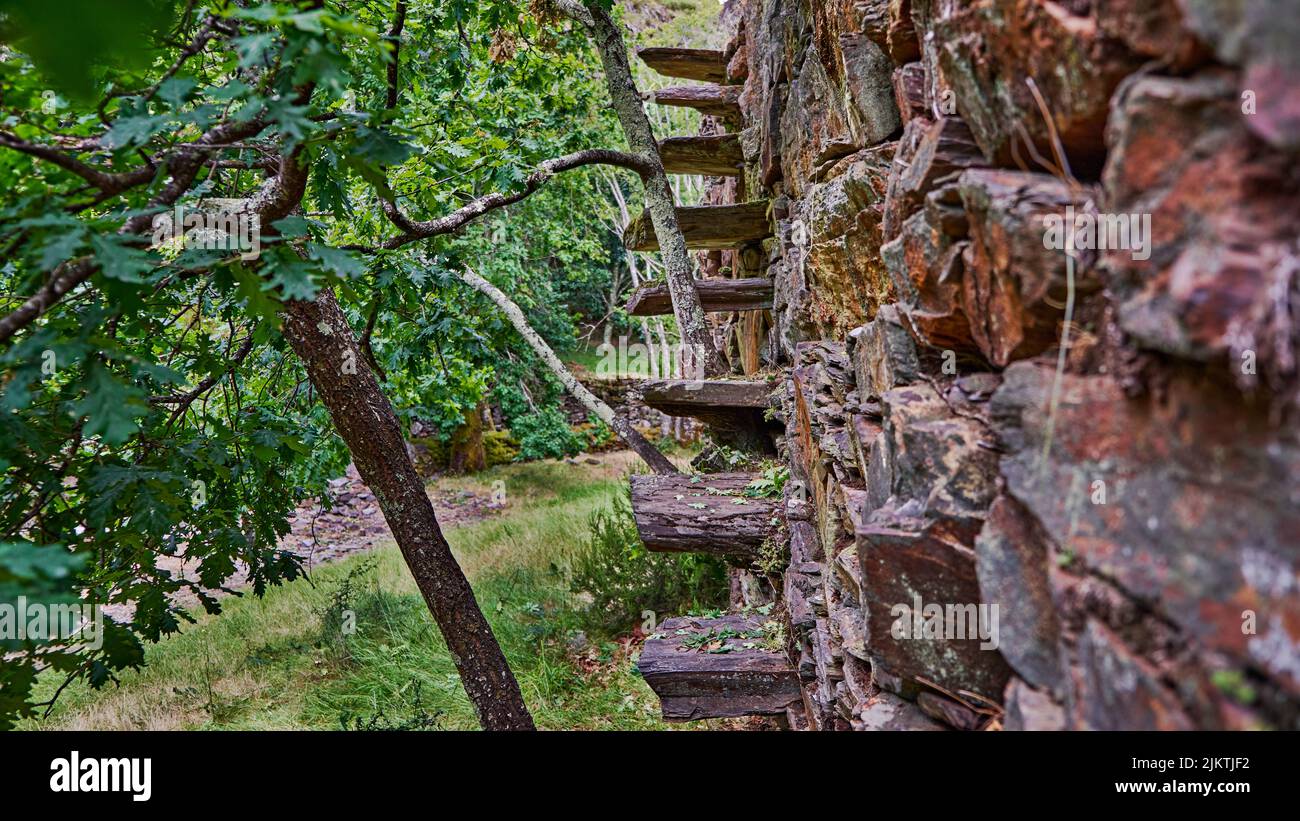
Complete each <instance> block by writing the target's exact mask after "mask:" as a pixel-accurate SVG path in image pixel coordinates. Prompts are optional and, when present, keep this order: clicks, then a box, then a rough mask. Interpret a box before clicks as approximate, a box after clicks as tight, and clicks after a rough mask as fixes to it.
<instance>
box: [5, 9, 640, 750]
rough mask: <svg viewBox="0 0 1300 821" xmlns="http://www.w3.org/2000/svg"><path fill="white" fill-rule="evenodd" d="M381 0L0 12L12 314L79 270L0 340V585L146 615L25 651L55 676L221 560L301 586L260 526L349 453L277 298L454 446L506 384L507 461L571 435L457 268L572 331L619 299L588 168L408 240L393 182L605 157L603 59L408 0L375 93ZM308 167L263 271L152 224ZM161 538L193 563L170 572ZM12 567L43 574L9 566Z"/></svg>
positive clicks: (217, 578) (478, 183)
mask: <svg viewBox="0 0 1300 821" xmlns="http://www.w3.org/2000/svg"><path fill="white" fill-rule="evenodd" d="M391 14H392V5H391V4H355V3H345V2H342V0H329V1H328V2H324V3H319V4H310V5H308V4H300V3H291V2H260V3H252V4H235V3H220V4H210V5H207V6H203V5H195V4H192V3H181V2H179V0H133V2H130V3H127V2H125V1H124V0H95V2H91V0H70V2H67V3H60V4H54V5H51V4H49V3H46V2H37V1H36V0H13V2H11V3H8V4H6V7H5V9H4V20H3V21H2V22H3V25H2V26H0V41H2V42H0V46H2V47H3V49H4V58H5V59H3V60H0V131H3V132H4V133H5V135H6V138H5V141H4V143H3V146H0V191H3V192H4V193H3V194H0V259H3V264H2V265H0V318H3V317H8V316H10V315H11V314H13V312H14V311H16V310H18V309H19V308H20V306H21V305H22V304H23V302H24V301H25V300H26V299H27V298H28V297H29V296H30V295H32V294H35V293H37V292H38V291H39V290H40V289H41V288H43V287H45V285H46V284H47V283H48V282H50V281H51V278H52V277H51V275H52V273H53V272H60V273H62V272H66V271H68V270H70V269H71V270H77V269H79V267H80V266H82V265H87V266H89V269H88V270H90V271H91V273H90V276H89V278H88V279H87V280H86V281H85V282H84V284H82V285H79V286H78V287H76V288H75V289H73V290H72V291H71V292H70V293H68V294H66V295H64V296H63V297H62V298H61V299H59V300H55V301H53V302H51V303H50V304H49V305H48V306H46V310H44V312H43V313H42V315H41V316H40V317H39V319H37V320H36V321H33V322H29V323H27V324H25V325H24V326H23V327H22V328H21V329H20V330H19V331H18V332H16V333H15V334H14V335H13V336H11V337H9V338H8V339H6V340H4V341H2V342H0V544H3V545H4V548H3V550H4V551H5V552H4V553H2V554H0V589H10V590H23V591H32V592H36V591H40V595H48V596H51V597H61V598H64V599H68V600H77V601H87V602H95V603H104V604H131V605H133V606H134V607H133V610H132V613H133V615H132V617H131V618H130V620H129V621H128V622H126V623H124V624H123V625H121V626H120V627H112V628H110V629H109V631H108V635H106V640H105V642H104V645H103V646H102V647H100V648H98V649H89V648H71V647H68V648H61V649H59V650H58V651H57V652H45V653H44V655H43V658H42V663H43V664H47V665H49V669H51V670H52V671H53V672H55V673H57V674H60V675H62V676H65V677H67V678H71V679H78V678H81V679H84V680H86V681H88V682H90V683H92V684H95V685H102V684H104V683H107V682H111V681H114V680H115V679H116V677H117V676H118V675H119V674H120V673H121V672H122V671H124V670H128V669H131V668H132V667H134V666H135V665H138V664H139V663H140V662H141V660H142V659H143V657H144V650H143V646H144V644H145V643H148V642H152V641H157V640H159V639H161V638H164V637H166V636H168V635H170V634H173V633H175V632H177V631H178V630H179V629H180V628H181V626H182V625H183V624H185V623H186V622H187V621H189V620H191V619H192V618H193V616H192V614H189V613H186V612H184V611H183V610H181V609H179V608H178V607H176V606H175V605H174V603H173V600H172V598H171V596H172V594H174V593H176V592H178V591H180V590H181V589H183V588H189V589H190V590H191V591H192V592H193V593H195V594H197V596H198V598H199V600H200V601H201V603H202V604H203V606H204V608H205V609H206V610H207V611H209V612H217V611H219V610H220V609H221V604H220V603H219V602H217V601H216V600H215V599H214V598H212V597H211V596H210V595H208V594H207V593H206V592H205V590H206V589H213V588H218V587H221V586H223V585H225V584H226V583H227V582H228V581H229V580H230V579H231V578H232V577H234V575H235V574H236V571H237V570H240V571H246V572H247V574H248V578H249V580H250V584H251V589H252V590H251V592H252V593H253V594H255V595H261V594H263V593H264V592H265V591H266V590H267V589H268V588H270V587H271V586H274V585H277V584H281V583H284V582H287V581H290V580H293V579H295V578H296V577H297V576H299V575H300V573H301V569H300V568H299V566H298V563H297V561H296V560H295V559H294V558H293V556H292V555H291V554H289V553H287V552H285V551H282V550H281V549H280V547H279V542H280V540H281V539H282V538H283V537H284V536H285V535H286V534H287V532H288V526H289V520H290V518H291V517H292V514H293V512H294V511H295V509H296V507H297V505H298V504H299V503H300V502H302V501H303V500H304V499H306V498H308V497H311V496H319V495H322V493H323V492H324V489H325V482H326V480H327V479H328V478H330V477H331V476H337V475H339V474H340V473H341V472H342V469H343V467H344V466H345V465H346V464H347V461H348V458H349V455H348V453H347V452H346V449H345V448H344V447H343V445H342V443H341V442H340V440H339V439H338V437H337V436H335V435H334V432H333V428H332V424H331V420H330V418H329V416H328V414H327V413H326V412H325V410H324V409H323V407H321V405H320V404H319V403H318V401H317V397H316V395H315V392H314V390H313V388H312V386H311V385H310V383H309V382H308V380H307V378H306V373H305V370H304V368H303V367H302V365H301V363H300V362H298V361H297V360H296V358H294V356H293V355H292V352H291V351H290V350H289V348H288V346H287V345H286V342H285V340H284V339H283V338H282V336H281V333H280V331H281V311H282V309H283V307H284V305H285V303H286V302H288V301H292V300H306V299H312V298H314V297H315V296H316V295H317V294H319V293H320V292H321V291H322V289H331V290H332V291H333V292H334V294H335V295H336V296H337V298H338V300H339V303H340V305H341V306H342V309H343V311H344V313H345V315H346V317H347V319H348V321H349V322H350V324H351V326H352V328H353V329H354V330H355V331H356V333H357V334H358V336H361V335H362V334H363V329H364V334H365V336H366V339H367V341H368V343H369V348H368V353H373V361H374V364H375V365H376V366H377V368H376V369H375V370H376V371H377V372H378V373H380V374H381V376H382V380H381V381H382V387H383V389H384V392H385V394H386V395H387V396H388V397H389V399H390V400H391V401H392V403H393V404H394V406H395V407H396V408H397V409H398V414H399V416H400V417H402V420H403V421H404V422H405V423H407V424H409V423H410V422H411V421H413V420H414V419H420V420H421V421H423V422H426V423H428V424H431V425H432V426H433V427H434V428H435V429H437V431H438V432H439V433H440V434H442V435H443V436H450V434H451V433H452V431H454V430H455V428H456V427H457V426H459V424H460V423H461V421H462V420H463V419H464V416H465V413H466V411H468V410H472V409H473V408H475V407H477V405H478V403H479V402H481V401H485V400H486V401H494V402H497V403H498V404H499V405H500V408H501V410H502V412H503V414H504V415H505V417H506V421H507V424H508V425H509V426H510V427H511V428H512V429H516V435H517V436H518V438H519V440H520V453H519V455H520V456H521V457H522V458H537V457H539V456H554V455H562V454H569V453H574V452H576V450H577V449H578V448H580V447H582V446H583V444H584V443H581V442H580V441H579V440H578V439H577V438H576V437H575V436H574V435H573V434H572V432H570V431H569V430H568V427H567V425H560V424H557V420H560V421H562V419H561V418H560V416H559V414H558V410H557V407H558V403H559V398H560V395H561V391H560V388H559V386H558V384H557V383H556V382H555V380H554V379H553V378H551V377H550V376H549V375H548V374H547V372H546V369H545V368H544V367H543V366H542V365H541V364H540V363H539V362H538V361H537V360H536V358H535V357H534V356H533V355H532V353H531V351H530V350H529V349H528V347H527V346H526V345H525V344H524V343H523V341H522V340H521V339H520V338H519V336H518V335H517V333H516V332H515V331H514V329H513V328H512V327H511V326H510V325H509V324H508V323H507V322H506V321H505V320H504V318H502V317H501V316H500V314H499V312H498V311H497V310H496V308H495V307H494V306H492V305H491V304H490V303H489V302H488V301H487V300H485V299H484V298H483V297H481V296H480V295H478V294H477V293H475V292H472V291H470V290H469V289H467V288H466V287H464V286H463V285H462V284H461V283H460V282H459V281H458V280H457V279H456V278H455V277H454V276H452V275H451V271H453V270H455V269H457V268H458V267H459V266H461V265H463V264H465V263H469V264H472V265H474V266H475V267H476V268H477V269H479V270H480V271H481V272H482V273H484V274H485V275H486V276H489V277H491V278H492V279H493V280H494V281H495V282H496V283H497V284H498V285H499V286H500V287H502V288H503V290H505V292H506V293H507V294H508V295H509V296H510V297H511V298H512V299H514V300H515V301H516V302H518V303H519V304H520V305H521V307H523V308H524V310H525V311H526V312H527V313H528V316H529V318H530V321H531V322H532V323H533V324H534V327H535V328H536V329H537V330H538V332H539V333H541V334H542V335H543V337H544V338H546V339H547V341H548V342H549V343H550V344H551V345H552V346H553V347H555V348H556V349H557V350H559V351H566V350H569V349H571V348H573V347H574V344H575V340H576V338H577V327H578V326H579V324H582V323H589V322H592V321H594V320H596V319H598V318H600V317H602V316H604V315H605V314H606V313H608V311H609V306H610V305H613V304H618V303H619V302H620V301H621V300H620V297H621V296H622V295H621V294H619V293H611V291H617V290H618V289H616V288H613V287H612V286H613V285H614V278H613V272H614V271H615V270H619V268H618V266H620V265H622V264H623V262H622V251H621V249H620V247H619V244H618V242H617V238H616V237H614V236H613V233H612V232H611V231H610V230H609V227H608V221H609V217H610V215H611V214H612V213H613V205H612V203H611V202H610V201H609V194H608V191H609V189H608V179H607V178H606V177H605V176H604V175H603V174H601V173H600V172H597V171H580V172H573V173H566V174H564V175H561V176H559V177H557V178H555V179H553V180H551V181H550V182H548V184H547V185H546V186H545V188H544V189H543V190H542V191H540V192H538V193H537V194H535V195H533V196H531V197H529V198H528V199H526V200H524V201H523V202H521V203H518V204H516V205H514V206H512V207H511V208H509V209H507V210H502V211H499V212H494V213H493V214H492V215H490V216H488V217H486V218H484V219H482V220H480V221H479V222H477V223H475V224H473V225H471V226H469V227H467V228H466V229H464V230H462V231H460V232H459V233H457V234H455V235H449V236H446V237H442V238H439V239H437V240H433V241H426V242H421V243H413V244H410V245H406V246H404V247H401V248H399V249H396V250H393V249H389V248H385V247H384V246H385V244H386V243H388V242H389V241H390V240H392V239H393V238H394V237H395V236H396V235H397V234H398V233H399V230H398V229H397V228H396V227H395V226H394V225H393V224H392V223H391V222H390V221H389V219H388V218H387V217H386V215H385V213H384V209H383V207H382V205H381V200H385V199H391V200H392V201H394V202H395V203H396V204H397V205H398V206H399V207H400V208H401V209H402V210H403V211H404V212H405V213H406V214H408V215H409V216H410V217H411V218H412V219H416V220H427V219H432V218H436V217H439V216H442V215H445V214H447V213H448V212H450V211H452V210H454V209H456V208H459V207H461V206H462V205H463V204H464V203H465V202H466V201H467V200H469V199H473V198H475V197H479V196H482V195H485V194H488V193H493V192H499V193H507V194H509V193H514V192H517V191H518V190H519V189H520V186H521V185H522V183H523V181H524V180H525V179H526V178H527V176H528V174H529V172H530V171H531V170H532V169H534V168H535V167H536V166H537V165H538V164H539V163H540V162H541V161H542V160H545V159H548V158H551V157H554V156H558V155H561V154H565V153H569V152H572V151H575V150H578V149H582V148H591V147H614V148H617V147H619V146H620V145H621V141H620V138H619V130H618V126H617V122H616V118H615V117H614V114H613V112H612V111H611V110H610V108H609V106H608V105H607V99H608V95H607V93H606V91H605V89H604V87H603V77H602V75H601V72H600V67H599V66H600V63H599V60H598V59H597V58H596V56H595V55H594V53H593V51H592V50H591V49H590V48H589V45H588V44H587V42H586V35H585V33H584V32H582V31H581V30H580V28H579V27H572V26H567V25H564V26H550V27H547V26H545V25H543V24H541V23H539V22H538V21H536V20H534V19H532V18H531V17H530V16H529V15H528V14H526V13H524V12H523V11H522V10H521V7H520V4H516V3H510V2H506V1H505V0H483V1H482V2H468V0H428V2H421V3H415V4H410V7H409V11H408V15H407V19H406V25H405V29H404V31H403V34H402V37H401V44H400V50H398V51H397V53H396V65H397V68H398V78H399V84H398V87H397V89H396V92H397V94H396V104H395V105H392V106H390V105H389V104H388V97H389V89H388V69H389V66H390V64H391V63H392V61H393V60H394V44H393V43H392V42H389V41H388V40H387V39H386V38H385V36H384V35H385V32H387V31H388V29H389V28H390V26H391V25H392V20H391V19H390V17H391ZM507 39H508V40H509V41H511V42H512V46H511V48H510V49H509V50H508V51H509V53H505V52H503V51H502V50H501V48H500V44H501V43H502V42H504V41H505V40H507ZM191 47H193V49H191ZM219 128H221V129H229V128H247V129H248V130H247V132H246V133H243V134H242V135H241V136H239V137H237V138H227V137H221V138H219V139H215V135H217V134H218V132H216V131H215V129H219ZM209 145H217V146H221V147H220V148H218V149H213V150H211V151H209V150H208V149H207V148H205V147H204V146H209ZM22 146H26V148H22ZM49 152H57V153H58V154H59V155H60V156H63V157H65V158H68V159H71V160H73V161H74V162H63V161H60V162H53V161H50V159H49ZM193 156H200V157H201V158H202V160H203V161H202V162H200V163H197V164H193V165H188V164H187V159H186V158H189V157H193ZM298 167H301V168H304V169H305V170H306V173H307V179H306V181H305V189H304V190H305V194H304V196H303V197H302V199H301V202H295V203H294V204H295V205H297V206H299V207H297V208H296V209H295V210H294V212H293V213H294V214H295V216H291V217H287V218H284V219H280V220H278V221H276V222H275V223H274V224H273V225H263V226H261V233H260V237H259V242H260V246H259V248H260V253H259V254H258V255H257V256H256V257H255V258H254V257H251V256H250V257H247V258H245V257H244V255H243V254H242V253H235V252H233V251H232V250H231V249H229V248H225V249H223V248H210V247H203V243H196V242H186V241H183V240H182V239H180V238H177V237H175V236H165V235H162V234H160V233H159V231H160V228H159V225H160V223H159V222H157V218H158V217H162V216H169V215H171V214H178V213H179V212H185V213H189V214H193V213H195V212H196V211H202V206H204V204H206V203H208V202H209V201H210V200H214V199H220V200H241V201H248V200H252V199H254V198H256V197H258V196H259V194H260V193H265V192H266V190H267V185H268V180H269V179H270V176H271V175H272V174H275V173H277V172H278V171H279V170H280V169H281V168H298ZM85 169H92V171H93V174H92V175H91V178H90V179H87V178H86V171H85ZM94 175H100V176H107V177H109V178H110V179H111V180H112V181H113V182H112V184H109V185H107V186H106V187H102V186H101V183H100V182H98V180H99V179H100V176H94ZM114 175H120V176H114ZM625 177H626V175H625ZM119 182H120V185H119ZM620 184H621V185H622V186H623V187H624V190H625V191H626V192H628V193H631V192H632V191H633V184H634V183H633V182H632V180H631V178H630V177H627V178H626V179H624V181H623V182H622V183H620ZM157 202H164V203H167V204H168V205H169V206H171V207H172V209H173V210H171V211H169V210H168V209H167V208H160V207H158V206H156V205H154V203H157ZM160 211H162V212H164V213H162V214H160V213H158V212H160ZM141 221H143V223H142V222H141ZM151 225H152V228H153V230H152V231H151V230H150V226H151ZM191 239H193V237H191ZM243 250H244V249H242V248H241V249H240V251H241V252H242V251H243ZM624 284H626V283H624ZM501 451H502V453H503V454H504V453H508V452H509V448H502V449H501ZM499 455H500V454H499ZM181 551H183V552H184V554H185V556H186V558H187V563H188V564H189V565H190V566H192V567H195V568H196V571H197V577H198V578H197V581H195V580H193V579H188V578H174V577H173V576H172V575H171V573H170V572H169V571H168V570H167V569H166V568H165V566H163V565H164V564H165V563H164V562H163V561H162V560H163V559H164V558H165V557H168V556H170V555H173V554H175V553H177V552H181ZM15 557H23V558H22V561H24V562H27V565H26V566H27V567H29V568H31V567H40V568H46V569H47V570H49V571H50V572H49V573H46V572H44V571H41V572H40V573H36V574H35V575H33V574H32V573H28V571H21V573H27V575H21V573H20V570H21V568H20V570H11V569H8V568H9V565H8V564H5V562H6V561H9V560H11V559H13V560H15V561H16V558H15ZM63 559H68V560H69V563H68V564H67V565H66V571H67V572H66V573H63V574H61V575H57V574H56V575H50V574H51V573H54V572H55V569H56V568H58V567H59V566H60V564H59V563H60V561H62V560H63ZM11 563H12V562H11ZM14 566H15V567H18V565H14ZM6 574H8V575H6ZM35 650H36V648H34V647H27V646H24V647H22V648H17V649H15V650H14V651H13V652H11V653H7V654H5V655H4V656H3V658H2V659H0V684H2V685H3V687H0V690H2V691H3V695H0V726H5V725H6V724H7V723H9V722H10V721H11V720H12V718H13V717H15V716H25V715H29V714H30V711H31V709H32V702H31V698H30V697H29V696H30V687H31V681H32V680H33V679H34V676H35V669H36V667H35V665H36V659H35ZM46 650H47V651H48V650H49V648H46ZM196 686H197V685H196ZM201 691H202V688H201V687H199V688H198V689H197V690H196V692H198V693H201ZM370 714H373V711H371V713H367V715H370Z"/></svg>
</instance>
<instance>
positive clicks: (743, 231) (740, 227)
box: [623, 200, 772, 251]
mask: <svg viewBox="0 0 1300 821" xmlns="http://www.w3.org/2000/svg"><path fill="white" fill-rule="evenodd" d="M677 223H678V225H680V226H681V229H682V234H683V235H684V236H685V237H686V247H687V248H691V249H693V250H697V251H712V250H723V251H725V250H730V249H732V248H736V247H738V246H741V245H744V244H745V243H748V242H759V241H761V240H765V239H767V238H768V237H770V236H772V222H771V220H770V219H769V218H768V203H767V200H759V201H757V202H747V203H744V204H742V205H695V206H686V207H682V208H678V209H677ZM623 247H625V248H627V250H629V251H658V250H659V238H658V237H657V236H655V231H654V225H653V224H652V223H651V222H650V214H649V212H643V213H642V214H641V216H639V217H637V218H636V219H634V220H632V222H631V223H630V224H629V225H628V226H627V230H626V231H624V232H623Z"/></svg>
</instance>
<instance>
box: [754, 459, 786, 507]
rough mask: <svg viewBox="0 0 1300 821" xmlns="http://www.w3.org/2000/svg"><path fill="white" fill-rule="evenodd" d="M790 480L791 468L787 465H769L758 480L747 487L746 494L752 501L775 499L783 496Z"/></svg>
mask: <svg viewBox="0 0 1300 821" xmlns="http://www.w3.org/2000/svg"><path fill="white" fill-rule="evenodd" d="M789 479H790V469H789V468H787V467H786V466H785V465H779V464H769V465H767V466H766V467H765V468H764V469H763V472H762V473H761V474H759V475H758V477H757V478H755V479H754V480H753V481H752V482H750V483H749V484H748V485H746V486H745V490H744V494H745V495H746V496H748V497H749V498H751V499H775V498H777V497H779V496H780V495H781V491H783V490H784V489H785V483H786V482H787V481H788V480H789Z"/></svg>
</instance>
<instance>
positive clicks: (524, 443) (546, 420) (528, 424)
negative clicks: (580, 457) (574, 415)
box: [510, 408, 586, 459]
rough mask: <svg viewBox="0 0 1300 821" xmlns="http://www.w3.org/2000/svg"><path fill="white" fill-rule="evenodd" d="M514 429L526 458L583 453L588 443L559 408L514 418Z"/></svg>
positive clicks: (550, 457)
mask: <svg viewBox="0 0 1300 821" xmlns="http://www.w3.org/2000/svg"><path fill="white" fill-rule="evenodd" d="M510 432H511V433H512V434H514V436H515V438H517V439H518V440H519V455H520V457H521V458H523V459H559V458H562V457H565V456H573V455H575V454H578V453H581V452H582V449H583V447H584V446H585V444H586V443H585V442H584V441H583V440H582V439H580V438H578V436H577V434H575V433H574V432H573V430H572V429H571V428H570V427H569V420H567V419H565V418H564V414H563V413H561V412H560V411H559V410H557V409H555V408H547V409H546V410H542V411H538V412H536V413H530V414H528V415H526V416H520V417H518V418H517V419H515V420H514V422H513V424H512V425H511V428H510Z"/></svg>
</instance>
